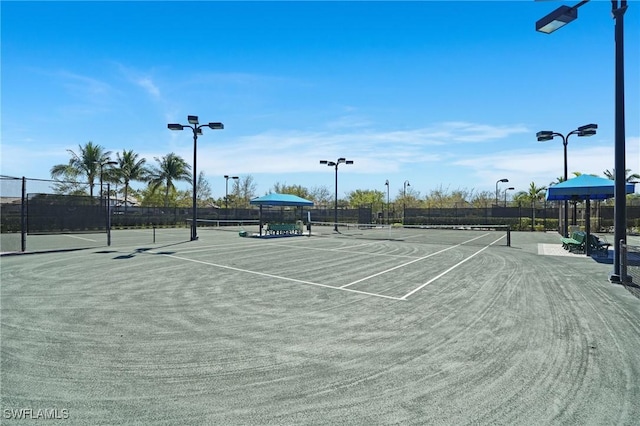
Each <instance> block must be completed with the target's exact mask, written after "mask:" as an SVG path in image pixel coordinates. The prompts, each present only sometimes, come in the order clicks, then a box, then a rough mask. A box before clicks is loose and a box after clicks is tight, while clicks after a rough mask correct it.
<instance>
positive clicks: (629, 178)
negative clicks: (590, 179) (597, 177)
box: [602, 169, 640, 182]
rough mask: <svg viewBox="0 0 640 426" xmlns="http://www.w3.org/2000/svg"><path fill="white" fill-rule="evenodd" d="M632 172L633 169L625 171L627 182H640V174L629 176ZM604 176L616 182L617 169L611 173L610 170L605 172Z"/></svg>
mask: <svg viewBox="0 0 640 426" xmlns="http://www.w3.org/2000/svg"><path fill="white" fill-rule="evenodd" d="M630 172H631V169H625V171H624V175H625V181H626V182H633V181H636V180H640V175H639V174H638V173H633V174H631V175H630V174H629V173H630ZM602 173H604V176H605V177H606V178H607V179H611V180H616V169H613V170H611V171H609V170H608V169H607V170H605V171H604V172H602Z"/></svg>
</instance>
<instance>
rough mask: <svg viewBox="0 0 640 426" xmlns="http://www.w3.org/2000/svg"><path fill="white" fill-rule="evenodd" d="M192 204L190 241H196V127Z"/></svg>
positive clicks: (196, 128)
mask: <svg viewBox="0 0 640 426" xmlns="http://www.w3.org/2000/svg"><path fill="white" fill-rule="evenodd" d="M192 129H193V204H192V210H193V212H192V221H191V241H195V240H197V239H198V234H197V223H196V219H197V217H198V215H197V212H196V209H197V204H196V188H197V186H196V185H197V182H196V179H197V173H196V157H197V156H196V151H197V146H198V126H193V128H192Z"/></svg>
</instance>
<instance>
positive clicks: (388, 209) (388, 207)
mask: <svg viewBox="0 0 640 426" xmlns="http://www.w3.org/2000/svg"><path fill="white" fill-rule="evenodd" d="M384 185H385V186H386V187H387V225H388V224H389V223H390V221H389V213H390V212H391V210H390V204H389V179H387V180H386V181H385V182H384Z"/></svg>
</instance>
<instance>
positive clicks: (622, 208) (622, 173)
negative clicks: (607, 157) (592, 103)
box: [609, 0, 627, 282]
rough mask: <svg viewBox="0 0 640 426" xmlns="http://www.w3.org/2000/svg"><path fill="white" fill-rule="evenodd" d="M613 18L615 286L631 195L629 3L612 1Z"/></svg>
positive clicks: (625, 235)
mask: <svg viewBox="0 0 640 426" xmlns="http://www.w3.org/2000/svg"><path fill="white" fill-rule="evenodd" d="M611 6H612V12H613V17H614V18H615V20H616V26H615V42H616V56H615V61H616V71H615V94H616V98H615V123H616V133H615V150H614V151H615V160H614V164H615V187H614V196H615V204H614V216H615V219H614V226H613V227H614V244H613V247H614V254H613V274H611V276H610V277H609V279H610V280H611V281H612V282H622V281H623V280H624V277H622V276H621V272H620V244H621V243H626V242H627V198H626V197H627V195H626V191H625V186H626V185H625V184H626V164H625V163H626V160H625V122H624V13H625V12H626V10H627V1H626V0H621V1H620V7H618V0H612V1H611Z"/></svg>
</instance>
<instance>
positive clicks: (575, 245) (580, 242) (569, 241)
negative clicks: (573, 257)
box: [562, 231, 587, 252]
mask: <svg viewBox="0 0 640 426" xmlns="http://www.w3.org/2000/svg"><path fill="white" fill-rule="evenodd" d="M586 239H587V234H586V232H583V231H574V232H573V233H572V234H571V237H570V238H569V237H566V238H563V239H562V247H563V248H565V249H566V250H569V251H571V252H573V251H584V247H585V240H586Z"/></svg>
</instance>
